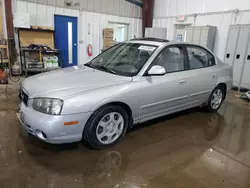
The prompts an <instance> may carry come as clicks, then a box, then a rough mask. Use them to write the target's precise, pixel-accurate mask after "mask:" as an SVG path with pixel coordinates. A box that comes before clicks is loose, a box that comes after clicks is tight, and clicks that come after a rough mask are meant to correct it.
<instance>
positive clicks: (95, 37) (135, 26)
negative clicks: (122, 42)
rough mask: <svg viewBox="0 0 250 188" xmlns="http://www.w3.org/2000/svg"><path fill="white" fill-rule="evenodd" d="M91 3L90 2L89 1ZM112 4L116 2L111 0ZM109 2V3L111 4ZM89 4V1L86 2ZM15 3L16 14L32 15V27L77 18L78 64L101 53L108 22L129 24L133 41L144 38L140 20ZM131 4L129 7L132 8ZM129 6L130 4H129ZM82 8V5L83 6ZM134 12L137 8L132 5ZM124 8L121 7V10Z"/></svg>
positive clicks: (129, 31)
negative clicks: (56, 19)
mask: <svg viewBox="0 0 250 188" xmlns="http://www.w3.org/2000/svg"><path fill="white" fill-rule="evenodd" d="M88 1H90V0H88ZM111 1H112V2H113V1H114V0H111ZM111 1H110V0H107V2H111ZM86 2H87V1H86ZM13 3H15V9H16V10H13V11H16V12H26V13H29V14H30V20H31V25H40V26H47V27H54V15H55V14H57V15H65V16H75V17H77V18H78V40H79V41H82V42H83V43H78V63H79V64H83V63H86V62H87V61H89V60H90V59H91V58H93V57H94V56H96V55H98V54H99V53H100V52H101V49H102V46H103V38H102V30H103V29H104V28H105V27H107V26H108V22H109V21H112V22H120V23H126V24H129V27H128V37H129V39H131V38H132V37H133V35H136V37H142V30H141V27H142V21H141V19H138V18H132V17H122V16H117V15H108V14H101V13H94V12H87V11H79V10H76V9H68V8H63V7H58V6H50V5H45V4H38V3H33V2H26V1H21V0H15V1H13ZM130 4H131V3H129V7H130ZM127 5H128V4H127ZM81 6H82V5H81ZM131 6H132V7H133V11H134V9H135V6H134V5H133V4H131ZM120 9H121V10H122V9H123V8H122V7H119V10H120ZM112 11H113V10H112ZM88 24H90V34H88ZM88 44H91V45H92V46H93V56H92V57H88V55H87V45H88Z"/></svg>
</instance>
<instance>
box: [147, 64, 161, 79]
mask: <svg viewBox="0 0 250 188" xmlns="http://www.w3.org/2000/svg"><path fill="white" fill-rule="evenodd" d="M164 74H166V70H165V68H164V67H162V66H160V65H154V66H153V67H151V69H150V70H149V71H148V74H147V75H149V76H162V75H164Z"/></svg>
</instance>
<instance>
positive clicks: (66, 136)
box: [17, 103, 91, 144]
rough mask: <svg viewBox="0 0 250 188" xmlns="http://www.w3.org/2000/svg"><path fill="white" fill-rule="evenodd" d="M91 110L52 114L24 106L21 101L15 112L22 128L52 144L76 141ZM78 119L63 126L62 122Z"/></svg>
mask: <svg viewBox="0 0 250 188" xmlns="http://www.w3.org/2000/svg"><path fill="white" fill-rule="evenodd" d="M90 115H91V112H88V113H81V114H72V115H60V116H53V115H47V114H43V113H40V112H37V111H35V110H33V109H32V108H29V107H26V106H25V105H24V104H23V103H21V107H20V113H18V114H17V117H18V119H19V120H20V122H21V124H22V126H23V128H24V129H26V130H27V131H28V132H29V133H31V134H32V135H34V136H36V137H37V138H39V139H40V140H43V141H45V142H48V143H52V144H62V143H70V142H78V141H80V140H81V139H82V132H83V129H84V126H85V124H86V123H87V120H88V119H89V117H90ZM71 121H78V122H79V123H78V124H75V125H70V126H65V125H64V122H71Z"/></svg>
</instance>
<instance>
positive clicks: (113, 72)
mask: <svg viewBox="0 0 250 188" xmlns="http://www.w3.org/2000/svg"><path fill="white" fill-rule="evenodd" d="M95 68H96V69H98V70H102V71H105V72H109V73H112V74H116V72H115V71H113V70H111V69H108V68H107V67H105V66H96V67H95Z"/></svg>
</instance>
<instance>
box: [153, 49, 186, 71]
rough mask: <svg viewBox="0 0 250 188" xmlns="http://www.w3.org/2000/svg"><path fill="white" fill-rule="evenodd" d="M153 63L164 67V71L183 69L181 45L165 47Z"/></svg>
mask: <svg viewBox="0 0 250 188" xmlns="http://www.w3.org/2000/svg"><path fill="white" fill-rule="evenodd" d="M155 65H160V66H162V67H164V68H165V69H166V73H171V72H178V71H183V70H184V55H183V50H182V48H181V47H176V46H173V47H167V48H165V49H164V50H163V51H162V52H160V55H159V56H158V57H157V59H156V62H155Z"/></svg>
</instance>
